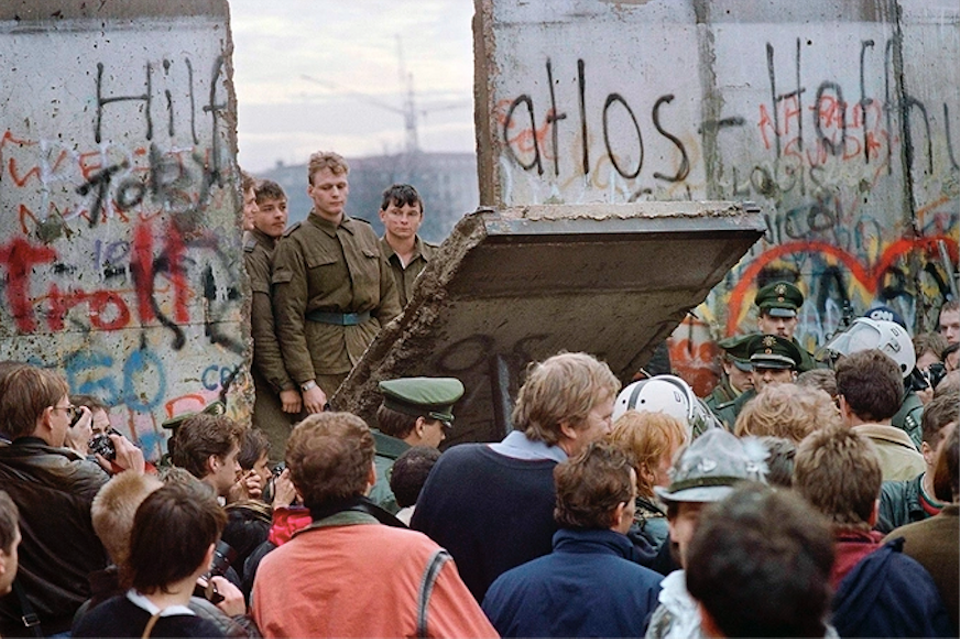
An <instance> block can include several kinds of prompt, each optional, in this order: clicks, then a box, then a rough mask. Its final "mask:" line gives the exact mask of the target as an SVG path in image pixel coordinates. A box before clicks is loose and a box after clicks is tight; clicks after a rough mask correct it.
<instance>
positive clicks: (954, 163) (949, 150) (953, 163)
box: [943, 102, 960, 171]
mask: <svg viewBox="0 0 960 639" xmlns="http://www.w3.org/2000/svg"><path fill="white" fill-rule="evenodd" d="M943 126H944V128H945V129H946V133H947V136H946V137H947V154H948V155H949V156H950V166H951V167H952V168H953V170H954V171H956V170H957V169H960V166H957V156H956V155H954V153H953V138H952V137H951V136H950V109H949V108H947V103H946V102H944V103H943Z"/></svg>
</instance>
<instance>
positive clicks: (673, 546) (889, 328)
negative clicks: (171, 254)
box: [0, 153, 960, 638]
mask: <svg viewBox="0 0 960 639" xmlns="http://www.w3.org/2000/svg"><path fill="white" fill-rule="evenodd" d="M308 170H309V174H308V193H309V194H310V196H311V199H312V200H313V203H314V208H313V210H312V211H311V214H310V215H309V216H308V218H307V220H306V221H304V222H302V223H300V224H296V225H294V226H293V227H291V228H287V215H286V195H285V194H284V192H283V190H282V189H281V188H280V187H279V185H277V184H276V183H274V182H271V181H266V180H264V181H256V180H254V179H253V178H250V179H249V180H248V181H246V182H245V183H244V185H243V188H244V194H245V208H244V224H245V227H246V228H245V235H244V256H245V258H246V268H247V271H248V274H249V276H250V282H251V291H252V295H253V299H252V302H251V318H250V321H251V332H252V335H253V339H254V356H253V360H252V362H253V363H252V375H253V378H254V381H255V388H256V403H255V405H254V411H253V416H252V417H253V418H252V426H244V425H241V424H239V423H238V422H237V421H235V420H234V419H232V418H231V417H229V416H228V415H227V412H228V411H226V409H225V407H224V406H223V404H221V403H219V402H218V403H214V404H212V405H210V406H208V407H207V408H206V409H204V410H203V411H201V412H199V413H196V414H188V415H181V416H179V417H178V418H177V419H176V420H175V421H174V422H173V423H171V424H169V425H170V426H171V430H172V433H173V434H172V436H171V438H170V440H169V442H168V455H167V456H165V458H164V459H163V460H150V461H146V460H144V456H143V453H142V451H140V450H139V449H138V448H137V447H136V446H135V445H134V444H133V443H132V442H130V441H129V440H128V439H127V438H126V437H124V436H123V435H122V434H120V433H118V432H116V431H114V430H113V429H111V428H110V419H109V411H110V407H108V406H105V405H103V404H102V403H100V402H99V401H98V400H97V399H96V398H95V397H87V396H78V395H71V393H70V389H69V387H68V385H67V383H66V381H65V379H64V378H63V377H62V375H60V374H59V373H58V372H56V371H55V370H52V369H43V368H37V367H34V366H30V365H26V364H21V363H16V362H5V363H0V636H4V637H6V636H70V635H76V636H91V637H93V636H110V637H113V636H116V637H138V636H139V637H148V636H165V637H174V636H198V637H214V636H229V637H258V636H264V637H310V636H325V637H334V636H336V637H353V636H356V637H370V636H378V637H386V636H424V637H425V636H437V637H439V636H450V637H487V636H489V637H494V636H520V637H573V636H608V637H627V636H630V637H636V636H647V637H654V638H661V637H662V638H666V637H671V638H673V637H691V638H693V637H702V636H709V637H724V636H758V637H760V636H762V637H769V636H809V637H834V636H840V637H860V636H888V637H912V636H954V637H955V636H957V635H958V629H960V624H958V604H960V590H958V581H960V563H958V561H960V559H958V554H960V519H958V514H960V429H958V428H957V422H958V416H960V372H957V371H956V369H957V362H956V357H957V344H958V342H960V307H958V305H957V303H956V302H955V301H950V302H947V303H946V304H944V306H943V307H942V309H941V310H940V315H939V326H938V328H939V330H938V331H937V333H932V334H924V335H917V336H916V337H911V335H910V332H909V330H908V328H907V326H905V324H904V323H903V322H902V320H901V319H900V318H899V317H898V316H897V315H896V314H895V313H893V312H892V311H891V310H890V309H887V308H877V309H871V311H869V312H868V313H867V314H866V315H865V316H864V317H862V318H857V319H856V320H854V321H852V322H851V323H850V326H848V327H845V328H844V330H841V331H839V332H838V334H837V335H835V336H834V337H833V338H832V339H831V340H830V341H829V342H828V343H826V344H824V345H822V348H821V349H819V350H818V352H817V353H816V354H813V353H810V352H809V351H807V350H806V349H805V348H804V347H803V346H802V345H801V343H800V342H799V341H798V340H797V339H796V338H795V335H794V333H795V331H796V328H797V325H798V311H799V309H800V308H801V306H802V304H803V301H804V299H803V294H802V292H801V290H800V289H799V288H798V287H797V286H796V285H795V283H792V282H786V281H775V282H769V283H765V285H764V286H761V287H760V288H759V289H758V292H757V295H756V300H755V303H756V306H757V316H758V332H757V333H755V334H751V335H743V336H735V337H730V338H727V339H724V340H721V341H720V342H719V343H718V346H719V348H720V350H721V355H720V357H719V359H718V365H719V369H720V371H721V379H720V383H719V384H718V385H717V387H716V388H715V389H714V391H713V392H712V393H711V394H710V395H709V396H708V397H705V398H698V397H696V395H695V394H694V393H693V391H692V389H691V388H690V386H689V385H688V384H686V382H684V381H683V380H682V379H681V378H679V377H676V376H674V375H671V374H660V375H653V376H650V375H645V374H638V378H637V379H634V380H631V383H629V384H628V385H627V386H626V387H622V383H621V381H620V380H619V379H618V378H617V377H616V376H615V375H614V374H613V372H611V370H610V368H609V367H608V366H607V365H606V364H605V363H604V362H603V361H601V360H599V359H598V358H596V357H595V356H593V355H591V354H587V353H571V352H561V353H558V354H556V355H553V356H552V357H548V358H546V359H544V360H543V361H540V362H535V363H532V364H531V365H530V366H529V367H528V369H527V371H526V374H525V377H524V379H523V383H522V385H521V386H520V388H519V390H518V392H517V394H516V397H515V401H514V405H513V410H512V415H511V417H512V419H511V421H512V426H513V430H512V431H511V432H510V433H509V434H508V435H507V436H506V437H505V438H504V439H503V440H502V441H499V442H492V443H471V444H460V445H456V446H452V447H449V448H447V449H446V450H443V451H442V452H441V450H440V449H441V444H442V442H443V441H444V439H445V438H446V435H447V434H448V432H449V431H450V429H451V428H454V427H455V426H454V424H455V409H456V405H457V402H458V401H459V400H460V399H461V398H462V397H463V396H464V394H465V392H467V391H468V390H469V389H465V388H464V385H463V384H462V383H461V381H460V380H458V379H456V378H450V377H415V378H401V379H391V380H384V381H381V382H380V383H379V390H380V393H381V397H382V401H381V405H380V407H379V409H378V411H377V415H376V423H375V424H373V425H371V424H367V423H365V422H364V420H362V419H361V418H359V417H357V416H356V415H353V414H350V413H346V412H337V411H335V410H332V409H331V408H330V406H329V402H328V398H329V397H330V396H331V395H332V394H333V393H334V391H335V390H336V388H337V387H338V385H339V384H340V383H341V382H342V381H343V379H344V378H345V377H346V374H347V373H348V372H349V370H350V368H351V367H352V366H353V365H354V364H355V363H356V360H357V359H358V358H359V357H360V355H361V354H362V352H363V350H364V349H365V348H366V346H367V344H369V342H370V340H372V339H373V337H374V336H375V335H376V334H377V332H378V331H379V329H380V328H381V327H382V326H383V325H384V324H385V323H386V322H388V321H390V320H391V319H392V318H393V317H395V316H396V315H398V314H399V313H400V312H401V309H402V307H403V305H404V304H405V303H406V302H407V301H408V300H409V299H410V298H411V296H413V295H414V294H415V293H416V289H415V284H416V278H417V275H418V274H419V273H420V272H421V271H422V270H423V268H424V267H425V265H426V264H427V262H429V261H430V260H432V259H435V253H434V250H435V247H433V246H431V245H429V244H427V243H426V242H423V241H422V240H421V239H420V238H419V236H418V235H417V229H418V227H419V223H420V222H421V221H422V219H423V215H424V209H423V202H422V200H421V199H420V197H419V195H418V194H417V191H416V189H414V188H413V187H412V186H410V185H394V186H392V187H390V188H389V189H387V190H386V191H385V192H384V197H383V203H382V207H381V210H380V216H381V219H382V220H383V222H384V227H385V229H386V232H385V235H384V237H383V238H379V239H378V238H377V237H376V236H375V235H374V233H373V231H372V228H371V227H370V226H369V224H367V223H366V222H363V221H361V220H357V219H354V218H350V217H349V216H347V215H346V213H345V212H344V205H345V204H346V201H347V195H348V192H349V182H348V168H347V165H346V163H345V162H344V161H343V159H342V158H341V157H340V156H338V155H336V154H333V153H318V154H315V155H314V156H312V157H311V160H310V164H309V169H308ZM151 462H152V463H151ZM278 462H279V463H278Z"/></svg>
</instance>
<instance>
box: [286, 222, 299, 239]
mask: <svg viewBox="0 0 960 639" xmlns="http://www.w3.org/2000/svg"><path fill="white" fill-rule="evenodd" d="M301 224H303V222H302V221H300V222H296V223H294V224H292V225H291V226H290V228H288V229H287V230H286V231H284V232H283V237H287V236H288V235H290V234H291V233H293V232H294V231H296V230H297V229H298V228H300V225H301Z"/></svg>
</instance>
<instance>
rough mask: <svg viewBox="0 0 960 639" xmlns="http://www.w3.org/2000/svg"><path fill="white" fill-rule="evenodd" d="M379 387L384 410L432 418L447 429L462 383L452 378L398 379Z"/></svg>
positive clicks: (460, 395)
mask: <svg viewBox="0 0 960 639" xmlns="http://www.w3.org/2000/svg"><path fill="white" fill-rule="evenodd" d="M379 386H380V392H381V393H383V405H384V406H385V407H386V408H389V409H390V410H395V411H397V412H398V413H403V414H404V415H415V416H417V417H429V418H431V419H436V420H439V421H441V422H443V425H444V426H447V427H448V428H449V427H450V426H451V425H452V424H453V405H454V404H456V403H457V400H458V399H460V398H461V397H463V384H462V383H460V380H459V379H456V378H455V377H402V378H400V379H391V380H388V381H385V382H380V384H379Z"/></svg>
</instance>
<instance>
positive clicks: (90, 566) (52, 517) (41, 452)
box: [0, 365, 144, 636]
mask: <svg viewBox="0 0 960 639" xmlns="http://www.w3.org/2000/svg"><path fill="white" fill-rule="evenodd" d="M68 394H69V388H68V387H67V383H66V381H65V380H64V379H63V377H61V376H60V375H59V374H57V373H55V372H53V371H51V370H47V369H41V368H36V367H34V366H27V365H23V366H20V367H17V368H14V369H13V370H11V371H8V372H7V374H6V375H5V376H3V378H2V380H0V424H2V430H3V431H4V432H6V433H7V434H9V435H10V438H11V440H12V441H11V443H10V445H9V446H0V485H2V486H3V488H4V490H6V491H7V493H9V495H10V497H11V499H13V501H14V503H15V504H16V505H17V507H18V508H19V510H20V529H21V533H22V535H23V541H22V543H21V546H20V570H19V573H18V575H17V580H16V585H17V589H18V590H19V591H20V593H21V595H22V596H9V597H4V598H2V599H0V635H3V636H9V635H13V636H19V635H22V634H23V633H25V632H27V633H32V632H34V631H35V630H36V629H37V626H41V627H42V632H44V633H46V634H54V633H58V632H63V631H65V630H68V629H69V628H70V623H71V621H72V619H73V614H74V613H75V612H76V610H77V608H79V607H80V604H82V603H83V602H84V600H85V599H87V598H88V597H89V596H90V585H89V583H88V581H87V575H88V574H89V573H90V572H92V571H94V570H99V569H101V568H103V567H104V566H106V564H107V558H106V555H105V553H104V550H103V546H102V545H101V544H100V541H99V540H98V539H97V537H96V535H95V534H94V532H93V526H92V525H91V523H90V505H91V502H92V501H93V498H94V495H96V493H97V491H98V490H99V489H100V487H101V486H103V485H104V484H105V483H106V482H107V480H108V479H109V477H108V475H107V474H106V473H105V472H104V471H103V469H101V468H99V467H98V466H97V465H96V464H93V463H91V462H90V461H88V460H86V459H84V458H83V457H81V456H80V455H78V454H76V453H75V452H73V451H71V450H69V449H66V448H63V445H64V443H65V442H66V438H67V433H68V432H69V430H70V423H71V421H72V418H73V417H74V416H75V415H76V411H77V409H76V407H75V406H74V405H73V404H71V403H70V398H69V396H68ZM111 440H112V441H113V443H114V446H115V447H116V450H117V457H116V464H117V465H118V466H120V467H121V468H129V469H131V470H133V471H135V472H138V473H142V472H143V469H144V461H143V452H142V451H140V449H138V448H137V447H136V446H134V445H133V443H132V442H130V441H129V440H127V439H126V438H125V437H122V436H119V435H113V436H111Z"/></svg>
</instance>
